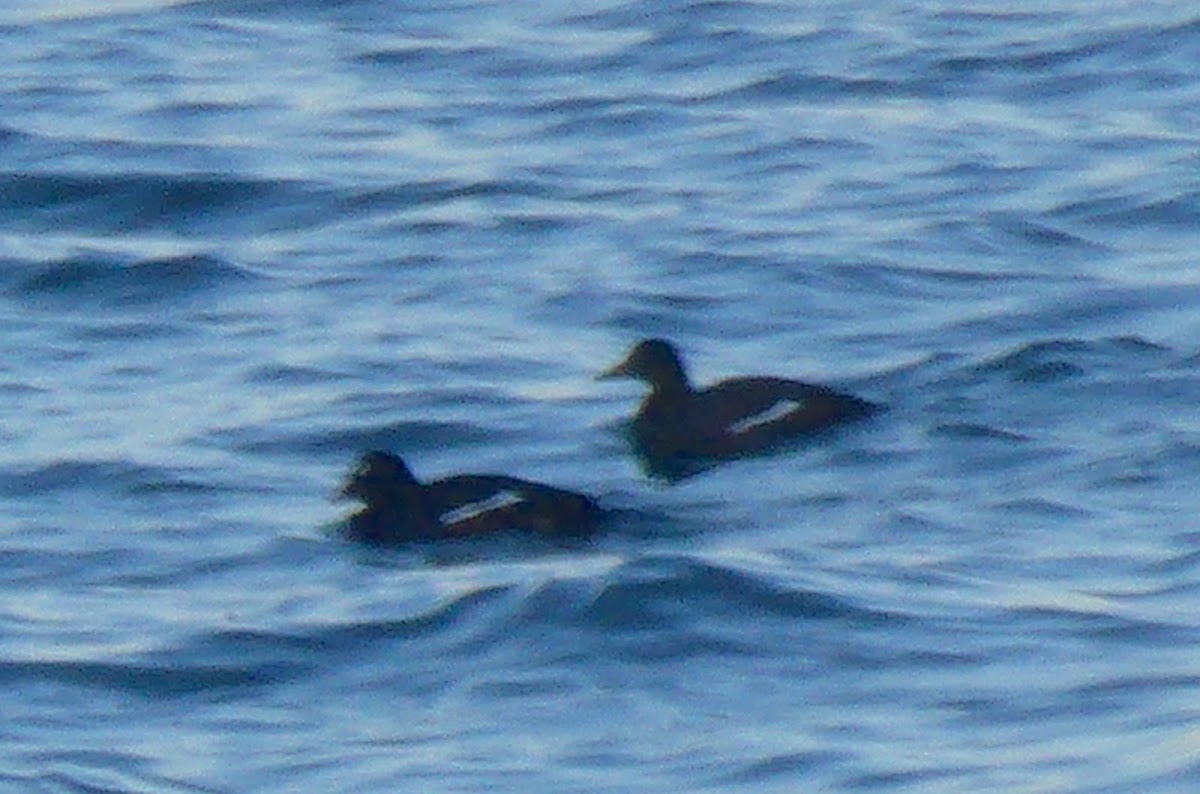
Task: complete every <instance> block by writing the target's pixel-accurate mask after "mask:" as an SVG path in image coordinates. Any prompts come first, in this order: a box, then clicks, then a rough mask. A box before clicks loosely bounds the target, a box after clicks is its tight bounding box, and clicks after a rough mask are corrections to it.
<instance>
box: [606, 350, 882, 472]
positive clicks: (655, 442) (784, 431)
mask: <svg viewBox="0 0 1200 794" xmlns="http://www.w3.org/2000/svg"><path fill="white" fill-rule="evenodd" d="M600 378H601V379H609V378H633V379H636V380H640V381H644V382H645V383H647V384H649V386H650V394H649V395H648V396H647V397H646V399H645V400H644V401H643V402H642V405H641V407H640V408H639V409H638V412H637V414H636V415H635V416H634V417H633V422H632V424H631V426H630V435H631V439H632V441H633V444H634V447H635V450H636V451H637V452H638V454H639V456H640V457H641V458H642V461H643V463H644V464H645V465H646V467H647V469H648V470H649V472H650V473H651V474H655V475H659V476H664V477H667V478H668V479H670V478H675V477H682V476H687V475H688V474H692V473H695V472H696V471H697V470H699V469H702V468H705V467H706V466H707V465H712V463H713V462H714V461H717V460H721V459H725V458H733V457H740V456H744V455H749V454H753V453H756V452H761V451H765V450H768V449H771V448H772V447H776V446H779V445H781V444H784V443H787V442H789V441H795V440H798V439H803V438H805V437H809V436H812V435H813V434H816V433H819V432H821V431H823V430H827V429H830V428H832V427H835V426H837V425H839V424H841V423H843V422H848V421H850V420H854V419H860V418H863V417H866V416H869V415H870V414H872V413H874V412H875V411H876V410H878V407H877V406H876V405H875V404H874V403H871V402H868V401H866V400H863V399H860V398H858V397H854V396H853V395H849V394H843V393H842V392H839V391H835V390H834V389H831V388H829V387H827V386H820V385H816V384H810V383H802V382H800V381H795V380H787V379H785V378H775V377H766V376H764V377H743V378H730V379H728V380H723V381H720V382H719V383H716V384H714V385H712V386H709V387H708V388H706V389H697V388H694V387H693V386H692V385H691V384H690V383H689V382H688V377H687V371H686V370H685V369H684V366H683V360H682V358H681V357H680V355H679V351H678V350H677V349H676V348H675V346H674V345H673V344H671V343H670V342H668V341H666V340H664V339H645V340H643V341H641V342H639V343H638V344H637V345H635V346H634V348H633V350H631V351H630V352H629V355H628V356H627V357H626V358H625V360H624V361H622V362H621V363H620V364H617V365H616V366H615V367H613V368H612V369H610V370H608V371H607V372H604V373H602V374H601V375H600Z"/></svg>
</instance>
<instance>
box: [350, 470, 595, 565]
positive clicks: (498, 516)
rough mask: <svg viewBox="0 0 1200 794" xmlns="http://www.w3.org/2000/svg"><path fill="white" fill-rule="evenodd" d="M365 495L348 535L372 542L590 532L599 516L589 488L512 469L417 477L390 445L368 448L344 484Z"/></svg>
mask: <svg viewBox="0 0 1200 794" xmlns="http://www.w3.org/2000/svg"><path fill="white" fill-rule="evenodd" d="M340 495H341V496H342V497H343V498H347V499H356V500H358V501H360V502H362V505H363V507H362V509H360V510H359V511H358V512H356V513H355V514H354V515H352V516H350V518H349V519H348V520H347V522H346V531H347V534H348V536H349V537H350V538H351V539H353V540H357V541H361V542H364V543H372V544H376V545H397V544H402V543H408V542H414V541H429V540H446V539H450V538H470V537H478V536H481V535H491V534H495V533H500V532H511V531H518V530H520V531H531V532H535V533H538V534H542V535H552V536H584V535H588V534H590V533H591V532H592V531H593V530H594V529H595V528H596V525H597V524H598V523H599V521H600V518H601V517H602V516H603V511H602V510H601V509H600V507H599V505H597V504H596V502H595V501H594V500H593V499H591V498H590V497H588V496H584V495H583V494H579V493H574V492H572V491H567V490H563V489H561V488H554V487H552V486H549V485H543V484H542V483H536V482H530V481H528V480H520V479H517V478H515V477H505V476H500V475H486V474H459V475H455V476H451V477H445V478H443V479H440V480H432V481H430V482H426V483H422V482H419V481H418V480H417V478H416V477H414V476H413V473H412V472H411V471H410V470H409V468H408V466H407V465H406V464H405V463H404V461H403V460H401V459H400V458H399V457H398V456H396V455H393V454H392V453H390V452H367V453H366V454H364V455H363V456H362V458H361V460H360V461H359V463H358V465H357V466H356V467H355V468H354V470H353V471H351V472H350V476H349V477H348V478H347V480H346V483H345V485H344V486H343V487H342V490H341V494H340Z"/></svg>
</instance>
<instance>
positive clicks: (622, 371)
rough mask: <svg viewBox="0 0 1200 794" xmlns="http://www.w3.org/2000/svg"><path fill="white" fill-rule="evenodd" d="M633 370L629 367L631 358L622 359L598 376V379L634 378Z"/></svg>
mask: <svg viewBox="0 0 1200 794" xmlns="http://www.w3.org/2000/svg"><path fill="white" fill-rule="evenodd" d="M632 377H633V372H631V371H630V369H629V359H626V360H624V361H622V362H621V363H620V364H617V365H616V366H615V367H612V368H611V369H606V370H604V371H603V372H601V373H600V374H599V375H597V376H596V380H620V379H622V378H632Z"/></svg>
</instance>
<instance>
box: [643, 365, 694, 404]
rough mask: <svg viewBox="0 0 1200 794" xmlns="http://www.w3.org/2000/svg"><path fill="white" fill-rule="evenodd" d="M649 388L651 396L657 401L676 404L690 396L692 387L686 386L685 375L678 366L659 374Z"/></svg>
mask: <svg viewBox="0 0 1200 794" xmlns="http://www.w3.org/2000/svg"><path fill="white" fill-rule="evenodd" d="M651 386H652V389H651V396H652V397H654V398H655V399H659V400H670V401H672V402H676V401H683V400H687V399H688V398H689V397H691V396H692V387H691V386H689V385H688V379H687V373H685V372H684V371H683V367H680V366H676V367H675V368H673V369H671V370H668V371H666V372H662V373H659V377H657V378H655V380H654V382H653V384H651Z"/></svg>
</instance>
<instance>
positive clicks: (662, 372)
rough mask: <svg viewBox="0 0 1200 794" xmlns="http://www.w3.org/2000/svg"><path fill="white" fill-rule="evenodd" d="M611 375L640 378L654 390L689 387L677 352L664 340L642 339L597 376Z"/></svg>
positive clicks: (686, 388) (612, 376) (600, 378)
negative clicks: (623, 356)
mask: <svg viewBox="0 0 1200 794" xmlns="http://www.w3.org/2000/svg"><path fill="white" fill-rule="evenodd" d="M613 378H633V379H634V380H640V381H643V382H645V383H649V384H650V385H651V386H652V387H653V388H654V389H655V390H656V391H662V390H675V389H679V388H682V389H683V390H685V391H686V390H688V388H689V387H688V381H687V372H686V371H685V370H684V368H683V360H682V359H681V358H680V356H679V351H678V350H676V348H675V345H673V344H671V343H670V342H668V341H667V340H665V339H643V340H642V341H641V342H638V343H637V344H636V345H634V346H633V349H632V350H630V351H629V355H627V356H626V357H625V359H624V360H623V361H622V362H621V363H620V364H617V365H616V366H615V367H613V368H612V369H609V370H606V371H604V372H602V373H600V375H599V376H598V379H599V380H610V379H613Z"/></svg>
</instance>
